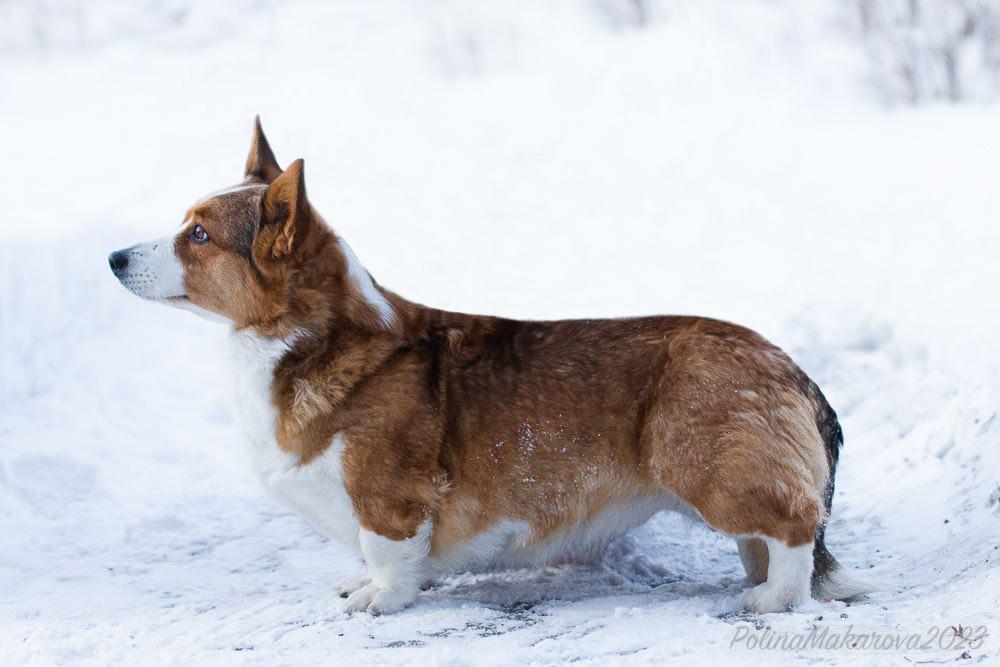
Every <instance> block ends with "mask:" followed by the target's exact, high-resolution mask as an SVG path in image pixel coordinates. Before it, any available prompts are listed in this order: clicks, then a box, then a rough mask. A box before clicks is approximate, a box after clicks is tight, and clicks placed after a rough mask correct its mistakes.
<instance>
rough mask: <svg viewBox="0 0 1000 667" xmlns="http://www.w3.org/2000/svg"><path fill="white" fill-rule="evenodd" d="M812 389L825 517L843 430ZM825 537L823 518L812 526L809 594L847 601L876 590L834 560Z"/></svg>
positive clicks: (829, 504)
mask: <svg viewBox="0 0 1000 667" xmlns="http://www.w3.org/2000/svg"><path fill="white" fill-rule="evenodd" d="M812 388H813V390H814V391H815V395H816V406H817V409H816V426H817V427H818V428H819V434H820V436H821V437H822V438H823V443H824V444H825V445H826V459H827V462H828V463H829V464H830V479H829V481H828V482H827V484H826V489H825V492H824V496H823V503H824V505H825V506H826V515H827V517H829V516H830V509H831V507H832V506H833V482H834V477H835V475H836V472H837V459H838V458H839V457H840V448H841V446H843V444H844V432H843V431H842V430H841V428H840V422H839V421H838V420H837V413H836V412H834V410H833V408H831V407H830V404H829V403H828V402H827V400H826V398H825V397H824V396H823V393H822V392H821V391H820V390H819V388H818V387H816V386H815V385H813V387H812ZM825 538H826V519H824V520H823V523H821V524H820V525H819V526H818V527H817V528H816V539H815V541H814V542H813V574H812V595H813V597H814V598H817V599H819V600H848V599H850V598H853V597H857V596H859V595H864V594H865V593H871V592H872V591H875V590H877V589H876V586H875V585H874V584H873V583H871V582H870V581H868V580H866V579H865V578H864V577H862V576H860V575H858V574H856V573H854V572H851V571H850V570H848V569H847V568H845V567H844V566H843V565H841V564H840V563H838V562H837V559H836V558H834V557H833V554H831V553H830V551H829V549H827V548H826V541H825Z"/></svg>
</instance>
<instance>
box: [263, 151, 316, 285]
mask: <svg viewBox="0 0 1000 667" xmlns="http://www.w3.org/2000/svg"><path fill="white" fill-rule="evenodd" d="M302 169H303V162H302V160H296V161H295V162H293V163H291V164H290V165H288V169H286V170H285V171H284V172H282V173H281V174H279V175H278V177H277V178H275V179H274V182H272V183H271V184H270V185H269V186H268V188H267V190H266V191H265V192H264V197H263V200H262V201H261V210H260V223H259V224H258V225H257V235H256V236H255V237H254V240H253V259H254V262H256V264H257V265H258V267H260V268H261V269H263V270H265V271H266V269H267V268H268V267H271V266H274V265H275V263H279V262H282V261H283V260H285V259H286V258H289V257H291V256H293V255H294V254H296V253H297V252H299V251H300V250H301V249H302V247H303V245H304V243H305V241H306V237H307V236H308V234H309V227H310V225H312V224H313V216H312V207H311V206H310V205H309V201H308V200H307V199H306V182H305V176H304V174H303V171H302Z"/></svg>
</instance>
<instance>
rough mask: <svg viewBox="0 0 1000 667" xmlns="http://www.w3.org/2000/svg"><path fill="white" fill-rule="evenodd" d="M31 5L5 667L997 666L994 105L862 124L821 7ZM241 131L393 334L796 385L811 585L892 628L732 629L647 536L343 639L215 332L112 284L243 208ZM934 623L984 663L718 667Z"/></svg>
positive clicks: (3, 439) (6, 464)
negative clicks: (811, 472)
mask: <svg viewBox="0 0 1000 667" xmlns="http://www.w3.org/2000/svg"><path fill="white" fill-rule="evenodd" d="M33 6H34V5H32V4H30V3H28V2H26V1H22V0H13V1H12V2H8V3H5V5H4V6H3V7H0V10H2V11H5V12H7V16H6V18H7V19H11V22H10V23H7V25H24V24H25V23H24V22H25V21H28V22H30V20H31V14H30V8H31V7H33ZM45 6H46V7H49V8H55V9H53V10H52V12H50V13H51V14H52V16H57V17H61V19H60V20H62V22H61V23H60V22H59V21H56V20H55V19H53V22H54V25H55V26H56V27H55V28H54V29H53V32H52V33H51V34H49V35H48V42H47V43H48V46H47V47H46V49H45V50H44V52H41V51H36V50H32V48H31V45H30V44H29V43H28V42H26V41H25V40H24V39H20V41H18V40H13V39H12V38H11V35H12V34H13V32H12V31H8V32H6V33H5V32H2V31H0V36H4V35H5V36H6V37H7V41H5V42H4V44H5V48H3V49H0V145H2V146H3V147H4V151H3V160H0V182H2V183H3V184H4V185H3V188H4V190H3V192H4V197H3V200H4V206H5V211H4V214H3V216H2V219H0V238H2V241H3V243H2V244H0V343H2V344H0V534H2V535H3V542H2V549H0V662H2V663H4V664H18V663H32V664H51V663H66V662H88V663H100V664H121V663H125V664H134V663H136V662H143V663H170V664H188V663H192V662H194V663H206V662H209V663H223V664H228V663H240V664H274V663H279V664H287V663H294V664H310V663H311V664H317V663H323V664H328V663H331V662H334V663H345V664H373V663H378V664H443V665H472V664H477V665H479V664H515V663H525V664H527V663H537V664H552V663H558V662H563V661H576V662H580V663H583V664H598V663H601V664H603V663H604V662H608V661H614V662H619V663H624V664H646V663H660V662H663V661H666V660H673V661H676V662H679V663H681V664H701V663H704V662H710V661H720V660H723V661H738V662H747V663H765V662H766V663H769V664H786V663H796V662H803V663H804V662H811V661H820V662H837V663H838V664H839V663H856V664H869V663H872V662H874V661H884V660H892V661H895V662H905V661H907V660H909V661H913V662H919V661H927V660H934V661H951V660H954V659H957V658H959V657H960V655H961V654H962V653H963V651H968V654H969V656H970V657H971V658H972V659H973V661H979V662H989V661H996V660H1000V643H998V639H997V637H996V633H997V632H1000V574H998V568H997V565H998V563H1000V539H998V536H1000V525H998V524H1000V475H998V470H1000V417H997V409H998V407H997V406H998V398H1000V384H998V382H997V377H998V371H1000V347H998V346H997V344H996V342H995V338H996V336H995V333H994V332H995V331H996V329H997V326H998V325H1000V308H998V305H997V298H996V295H995V290H996V289H997V287H998V285H1000V269H998V268H997V261H996V258H997V256H998V251H1000V226H998V225H997V224H996V210H997V203H998V198H997V188H996V182H997V181H996V179H997V161H996V156H997V155H998V154H1000V130H998V129H997V123H996V119H997V114H998V112H1000V107H998V106H997V105H996V104H977V105H964V106H963V105H955V106H927V107H921V108H911V109H896V110H892V111H887V110H885V109H882V108H881V107H879V106H878V103H877V101H876V100H875V98H874V96H872V94H871V91H870V89H869V88H868V84H867V82H866V78H865V72H864V60H863V57H862V52H861V51H860V50H859V49H857V48H856V45H855V44H853V43H852V42H851V41H850V39H848V38H846V37H844V35H843V31H842V25H841V24H842V18H843V17H842V16H841V15H840V14H839V13H838V9H837V5H836V3H833V2H815V3H793V2H791V1H790V0H785V1H779V0H752V1H750V2H746V3H740V4H739V5H738V6H736V5H735V4H733V3H723V2H721V0H719V1H715V0H712V1H705V2H695V1H694V0H688V1H678V2H671V3H653V5H652V6H653V11H652V12H651V19H650V23H649V24H648V25H646V26H645V27H642V28H639V27H635V26H633V25H630V24H629V23H628V21H626V20H623V19H620V16H622V14H621V11H624V10H622V5H621V4H616V3H614V2H611V1H610V0H609V1H607V2H591V3H587V4H578V3H573V2H547V3H533V4H532V6H531V7H530V8H528V7H525V6H524V5H519V6H518V7H517V8H515V7H514V6H513V4H510V3H486V2H444V1H442V0H434V1H429V2H426V3H407V2H403V1H402V0H399V1H387V2H381V3H364V2H361V1H360V0H359V1H347V0H345V1H343V2H338V3H319V2H310V1H308V0H293V1H290V2H284V3H276V2H269V1H266V0H261V1H259V2H241V1H237V0H231V1H220V2H216V3H194V2H188V3H178V4H177V5H176V6H175V11H167V10H166V9H164V6H161V5H159V4H157V3H135V4H134V5H133V4H132V3H128V4H125V3H112V2H107V1H101V2H94V3H92V4H91V5H89V6H87V5H85V4H84V3H78V2H72V1H71V0H65V1H64V2H62V3H57V2H47V3H45ZM60 8H61V9H62V10H63V13H61V14H60V13H59V12H58V10H59V9H60ZM612 10H614V11H612ZM73 11H75V12H78V13H83V14H85V15H86V16H87V22H86V25H87V28H86V34H84V32H79V33H78V32H72V31H70V28H69V27H67V26H72V25H75V23H73V21H72V20H71V17H72V12H73ZM18 12H21V13H20V14H18ZM625 15H626V16H627V14H625ZM67 16H69V17H70V18H66V17H67ZM615 17H619V18H615ZM15 19H17V20H19V21H21V23H17V21H16V20H15ZM612 19H614V20H612ZM74 30H75V28H74ZM82 30H83V29H81V31H82ZM67 31H69V32H67ZM21 34H22V33H18V35H21ZM67 35H70V36H67ZM81 35H82V36H81ZM71 37H72V38H71ZM255 113H260V114H261V115H262V119H263V123H264V128H265V130H266V131H267V132H268V136H269V138H270V140H271V144H272V146H273V147H274V149H275V151H276V153H277V155H278V158H279V160H280V161H281V162H282V163H283V164H287V163H288V162H290V161H291V160H293V159H295V158H297V157H304V158H305V161H306V178H307V184H308V186H307V187H308V189H309V194H310V198H311V199H312V200H313V202H314V203H315V204H316V205H317V206H318V208H319V209H320V210H321V211H322V212H323V213H324V214H325V215H326V217H327V219H328V220H329V221H330V222H331V224H333V226H334V227H335V228H336V229H337V230H338V231H340V232H341V233H342V234H343V235H344V236H345V237H346V239H347V240H348V241H349V242H350V243H351V245H352V247H353V248H354V249H355V251H356V252H357V255H358V257H359V258H360V260H361V261H362V262H363V263H364V265H365V267H366V268H367V269H368V270H369V271H371V273H372V275H374V276H375V277H376V278H377V279H378V280H379V281H380V282H381V283H383V284H385V285H387V286H389V287H391V288H393V289H395V290H397V291H399V292H400V293H402V294H404V295H406V296H407V297H409V298H412V299H414V300H417V301H422V302H425V303H429V304H433V305H435V306H439V307H444V308H450V309H456V310H466V311H473V312H491V313H496V314H502V315H508V316H517V317H531V318H554V317H576V316H617V315H626V314H644V313H656V312H671V313H697V314H703V315H711V316H716V317H722V318H726V319H731V320H734V321H737V322H740V323H742V324H746V325H748V326H751V327H754V328H756V329H757V330H758V331H760V332H761V333H763V334H764V335H766V336H767V337H769V338H770V339H772V340H773V341H775V342H776V343H778V344H779V345H782V346H783V347H785V348H786V349H787V350H789V351H790V352H791V353H792V354H793V356H794V357H795V358H796V359H797V360H798V361H799V363H800V364H801V365H802V366H803V367H804V368H805V369H806V371H807V372H809V373H810V374H811V375H812V376H813V377H814V378H815V379H816V380H817V381H818V382H819V384H820V385H821V386H822V387H823V389H824V391H825V392H826V394H827V396H828V398H829V399H830V401H831V403H832V404H833V405H834V407H835V408H836V409H837V410H838V412H839V414H840V417H841V421H842V423H843V426H844V431H845V435H846V445H845V448H844V450H843V454H842V457H841V467H840V470H839V474H838V480H837V494H836V498H835V501H834V512H833V518H832V521H831V523H830V527H829V530H828V533H827V535H828V543H829V545H830V548H831V551H833V553H834V554H835V555H836V556H837V557H838V558H839V559H840V560H841V561H842V562H843V563H845V564H848V565H850V566H852V567H855V568H858V569H859V570H862V571H863V572H864V573H865V574H866V575H867V576H869V577H872V578H874V579H875V580H877V581H878V582H880V583H881V585H882V587H883V589H882V591H880V592H879V593H876V594H874V595H872V596H870V597H869V598H868V599H867V600H864V601H860V602H856V603H853V604H850V605H848V604H845V603H839V602H838V603H827V604H823V603H819V602H814V603H811V604H810V605H807V606H806V607H803V608H801V609H798V610H796V611H794V612H792V613H788V614H780V615H766V616H762V617H757V618H750V617H745V616H740V615H736V614H733V613H732V612H733V611H734V610H735V609H736V608H737V607H738V603H739V600H740V597H741V595H742V592H743V589H744V584H743V582H742V569H741V566H740V563H739V558H738V556H737V552H736V547H735V544H734V543H733V541H732V540H730V539H726V538H723V537H721V536H719V535H716V534H714V533H712V532H710V531H708V530H706V529H704V528H702V527H700V526H697V525H693V524H690V523H688V522H687V521H686V520H684V519H682V518H679V517H676V516H669V515H660V516H657V517H654V519H652V520H651V521H650V523H649V524H647V525H646V526H644V527H643V528H641V529H639V530H637V531H635V532H634V533H633V534H632V535H631V536H630V537H629V538H628V539H626V540H623V541H622V542H621V543H620V544H618V545H616V546H615V548H614V549H612V551H611V552H610V553H609V554H608V556H607V557H606V559H605V562H604V565H603V566H602V567H600V568H595V569H586V568H572V567H560V568H548V569H544V570H537V571H515V572H501V573H495V574H487V575H476V576H472V575H459V576H455V577H452V578H449V579H447V580H444V581H442V582H441V583H440V584H439V585H437V586H435V587H434V588H432V589H431V590H428V591H425V592H424V593H422V594H421V595H420V597H419V598H418V601H417V603H416V604H415V605H414V606H413V607H411V608H409V609H407V610H405V611H403V612H401V613H398V614H395V615H391V616H384V617H377V618H372V617H369V616H365V615H353V616H349V615H346V614H343V613H341V612H340V611H339V603H340V600H339V599H337V598H336V596H335V595H334V593H333V591H334V588H335V585H336V583H337V582H338V581H339V580H341V579H344V578H347V577H351V576H355V575H356V574H358V572H359V564H358V562H357V561H356V560H355V559H354V558H353V557H351V556H350V555H348V554H346V553H344V552H343V551H341V550H339V549H338V547H337V546H336V545H335V544H334V543H332V542H329V541H327V540H325V539H324V538H322V537H320V536H319V535H318V533H317V532H316V531H315V530H313V529H312V528H311V527H310V526H308V525H307V524H305V523H304V522H303V521H302V520H300V519H299V518H297V517H296V516H294V515H291V514H289V513H288V512H287V511H286V510H284V509H283V508H282V507H281V506H279V505H278V504H277V503H276V502H274V501H273V500H271V499H270V498H269V497H267V496H266V495H265V493H264V492H263V490H262V489H261V488H260V486H259V484H258V482H257V480H256V479H255V478H254V477H253V475H252V473H251V470H250V465H249V460H248V457H246V456H245V450H244V448H243V445H242V443H241V441H240V438H239V436H238V429H237V427H236V425H235V423H234V419H233V411H232V408H231V407H230V406H229V404H228V399H229V396H228V392H227V383H226V382H225V381H224V380H223V378H224V377H225V374H224V368H223V366H224V364H223V354H222V351H221V341H222V338H223V336H224V333H223V331H222V330H221V329H220V328H219V326H218V325H216V324H213V323H210V322H206V321H203V320H200V319H198V318H196V317H194V316H192V315H190V314H188V313H183V312H178V311H175V310H172V309H166V308H158V307H156V306H154V305H151V304H148V303H144V302H141V301H140V300H138V299H136V298H134V297H132V296H131V295H129V294H128V293H127V292H126V291H125V290H124V289H122V288H121V286H120V285H118V284H117V282H116V281H115V280H114V278H113V277H112V275H111V273H110V271H108V269H107V265H106V255H107V253H108V252H109V251H110V250H112V249H115V248H120V247H123V246H126V245H130V244H132V243H134V242H136V241H140V240H145V239H149V238H154V237H157V236H161V235H163V234H164V233H168V232H169V231H170V230H171V229H174V228H175V227H176V225H177V224H179V223H180V220H181V217H182V215H183V212H184V210H185V209H186V207H187V206H188V205H189V204H190V203H191V202H192V201H194V200H195V199H197V198H198V197H200V196H202V195H203V194H205V193H206V192H209V191H212V190H216V189H218V188H220V187H225V186H227V185H229V184H232V183H233V182H235V181H237V180H238V177H239V175H240V173H241V167H242V164H243V160H244V158H245V154H246V150H247V148H248V146H249V138H250V127H251V120H252V118H253V115H254V114H255ZM958 625H962V626H963V627H966V628H967V627H972V628H975V627H977V626H986V627H987V628H989V631H990V632H991V635H990V636H989V637H987V639H986V641H985V643H984V644H983V645H982V646H979V647H978V648H969V647H965V648H952V649H942V648H937V647H935V648H932V649H930V650H888V651H886V650H875V649H868V650H863V649H855V650H850V649H841V650H836V651H833V650H825V651H824V650H813V649H801V650H800V649H794V650H792V649H790V650H760V649H758V650H749V649H747V648H745V646H744V645H743V644H737V645H736V646H735V647H732V648H731V643H732V641H733V638H734V636H735V634H736V633H737V631H739V630H740V629H742V630H743V631H744V632H748V631H753V632H758V633H760V632H764V630H765V629H768V628H769V629H771V630H772V631H775V632H792V633H795V632H808V631H809V630H810V629H811V628H814V627H815V628H818V629H828V630H829V631H831V632H833V631H836V630H841V629H843V628H847V627H848V626H850V627H852V628H853V630H852V631H853V632H855V633H858V632H879V633H903V634H910V633H920V634H922V635H924V636H925V637H928V636H930V635H928V634H927V633H929V632H931V630H932V628H935V627H947V626H958Z"/></svg>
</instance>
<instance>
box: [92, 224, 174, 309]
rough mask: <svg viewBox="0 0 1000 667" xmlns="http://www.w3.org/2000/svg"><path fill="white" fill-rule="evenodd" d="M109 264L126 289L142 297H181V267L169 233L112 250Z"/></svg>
mask: <svg viewBox="0 0 1000 667" xmlns="http://www.w3.org/2000/svg"><path fill="white" fill-rule="evenodd" d="M108 265H109V266H110V267H111V272H112V273H114V274H115V277H116V278H118V280H119V281H121V284H122V285H124V286H125V288H126V289H128V290H129V291H130V292H132V293H133V294H135V295H137V296H141V297H142V298H143V299H153V300H159V299H170V298H173V297H181V296H184V269H183V267H182V266H181V262H180V260H179V259H177V255H176V254H175V253H174V238H173V237H172V236H168V237H165V238H162V239H156V240H155V241H149V242H148V243H140V244H138V245H134V246H132V247H131V248H125V249H123V250H115V251H114V252H113V253H111V254H110V255H109V256H108Z"/></svg>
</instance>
